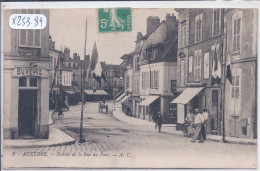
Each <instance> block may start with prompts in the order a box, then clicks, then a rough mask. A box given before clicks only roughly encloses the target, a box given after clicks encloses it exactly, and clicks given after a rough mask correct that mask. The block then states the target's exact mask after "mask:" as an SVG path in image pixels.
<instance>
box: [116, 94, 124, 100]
mask: <svg viewBox="0 0 260 171" xmlns="http://www.w3.org/2000/svg"><path fill="white" fill-rule="evenodd" d="M125 95H126V93H122V94H121V95H120V96H119V97H118V98H117V99H116V101H120V100H121V99H122V98H123V97H125Z"/></svg>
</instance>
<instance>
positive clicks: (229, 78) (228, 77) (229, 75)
mask: <svg viewBox="0 0 260 171" xmlns="http://www.w3.org/2000/svg"><path fill="white" fill-rule="evenodd" d="M226 78H227V79H228V81H229V83H230V84H232V73H231V62H230V56H229V54H228V58H227V63H226Z"/></svg>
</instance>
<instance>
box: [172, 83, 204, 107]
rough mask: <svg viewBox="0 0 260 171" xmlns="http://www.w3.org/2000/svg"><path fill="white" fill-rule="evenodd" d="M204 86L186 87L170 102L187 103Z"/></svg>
mask: <svg viewBox="0 0 260 171" xmlns="http://www.w3.org/2000/svg"><path fill="white" fill-rule="evenodd" d="M203 88H204V87H196V88H186V89H185V90H184V91H183V92H182V93H181V94H180V95H179V96H178V97H177V98H175V99H174V100H173V101H172V102H171V103H178V104H187V103H188V102H189V101H191V99H193V97H195V96H196V95H197V94H199V92H200V91H201V90H202V89H203Z"/></svg>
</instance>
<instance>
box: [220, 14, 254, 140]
mask: <svg viewBox="0 0 260 171" xmlns="http://www.w3.org/2000/svg"><path fill="white" fill-rule="evenodd" d="M224 21H225V40H224V44H225V45H226V46H225V57H226V58H227V60H226V61H230V71H231V82H230V81H228V80H225V83H226V84H225V110H224V111H225V130H226V131H225V132H226V135H227V136H232V137H240V138H257V110H256V109H257V107H256V106H257V96H256V95H257V80H256V78H257V74H256V73H257V46H258V44H257V37H258V34H257V28H258V27H257V24H258V22H257V21H258V12H257V9H226V10H225V19H224ZM249 26H250V27H249ZM228 58H229V59H228ZM226 65H228V63H227V64H226ZM226 72H227V71H226ZM227 104H229V105H227Z"/></svg>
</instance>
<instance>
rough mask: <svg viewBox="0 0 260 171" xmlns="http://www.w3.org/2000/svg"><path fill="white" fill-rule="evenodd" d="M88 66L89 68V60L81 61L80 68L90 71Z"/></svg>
mask: <svg viewBox="0 0 260 171" xmlns="http://www.w3.org/2000/svg"><path fill="white" fill-rule="evenodd" d="M88 66H89V61H88V60H80V61H79V67H80V68H83V67H84V68H85V69H88Z"/></svg>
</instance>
